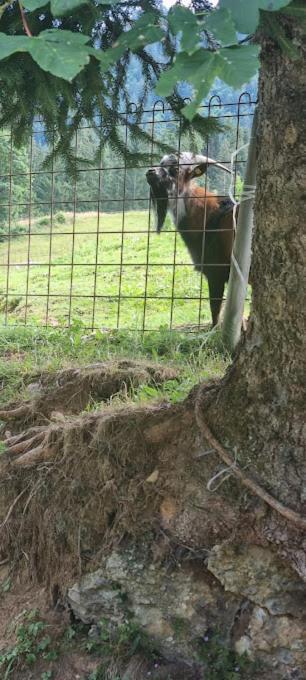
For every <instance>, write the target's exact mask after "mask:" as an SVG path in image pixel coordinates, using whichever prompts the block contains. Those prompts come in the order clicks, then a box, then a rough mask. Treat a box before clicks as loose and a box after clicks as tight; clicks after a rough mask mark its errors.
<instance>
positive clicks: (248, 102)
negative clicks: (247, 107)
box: [238, 91, 252, 106]
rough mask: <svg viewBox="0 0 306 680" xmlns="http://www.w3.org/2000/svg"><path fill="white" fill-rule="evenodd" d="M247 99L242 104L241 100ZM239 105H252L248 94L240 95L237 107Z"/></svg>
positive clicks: (242, 93)
mask: <svg viewBox="0 0 306 680" xmlns="http://www.w3.org/2000/svg"><path fill="white" fill-rule="evenodd" d="M243 97H247V101H245V102H243V101H242V98H243ZM239 104H252V97H251V95H250V93H249V92H247V91H245V92H241V95H240V96H239V97H238V106H239Z"/></svg>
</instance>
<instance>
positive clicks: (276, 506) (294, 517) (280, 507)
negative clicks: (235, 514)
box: [195, 388, 306, 530]
mask: <svg viewBox="0 0 306 680" xmlns="http://www.w3.org/2000/svg"><path fill="white" fill-rule="evenodd" d="M204 389H205V388H204ZM201 393H202V391H201V388H200V390H199V395H198V397H197V399H196V404H195V417H196V421H197V425H198V427H199V429H200V430H201V432H202V434H203V435H204V437H205V439H206V441H207V442H208V444H209V445H210V446H212V448H213V449H214V451H216V452H217V453H218V455H219V456H220V458H221V459H222V460H223V462H224V463H226V465H228V466H229V470H230V471H231V472H232V474H233V475H235V477H238V479H240V480H241V482H242V484H244V486H246V487H247V488H248V489H250V491H252V493H254V494H255V495H256V496H258V497H259V498H261V500H263V501H264V502H265V503H267V504H268V505H270V507H271V508H273V510H275V511H276V512H278V513H279V514H280V515H282V516H283V517H285V519H287V520H288V521H289V522H292V523H293V524H295V525H296V526H297V527H300V528H301V529H304V530H306V518H305V517H302V515H300V514H299V513H297V512H295V511H294V510H291V508H288V507H286V506H285V505H284V504H283V503H280V502H279V501H278V500H277V499H276V498H274V497H273V496H272V495H271V494H270V493H268V492H267V491H266V490H265V489H264V488H263V487H262V486H261V485H260V484H258V483H257V482H256V481H255V480H254V479H251V478H250V477H248V475H246V474H245V473H244V472H242V470H240V469H239V467H238V466H237V464H236V463H235V460H234V459H233V458H232V456H230V455H229V454H228V452H227V451H226V449H225V448H224V447H223V446H222V445H221V444H220V442H218V440H217V439H216V437H214V435H213V434H212V432H211V430H210V429H209V427H208V425H207V423H206V422H205V419H204V417H203V412H202V409H201Z"/></svg>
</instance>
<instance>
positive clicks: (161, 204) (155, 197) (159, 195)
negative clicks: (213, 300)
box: [150, 185, 168, 234]
mask: <svg viewBox="0 0 306 680" xmlns="http://www.w3.org/2000/svg"><path fill="white" fill-rule="evenodd" d="M150 189H151V192H150V193H151V201H152V205H153V209H154V213H155V219H156V231H157V233H158V234H160V232H161V230H162V228H163V226H164V223H165V219H166V215H167V210H168V194H167V191H166V189H165V188H164V187H163V186H162V185H159V186H158V187H154V189H153V188H152V186H151V187H150Z"/></svg>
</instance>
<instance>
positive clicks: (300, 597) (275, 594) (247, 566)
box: [208, 545, 306, 617]
mask: <svg viewBox="0 0 306 680" xmlns="http://www.w3.org/2000/svg"><path fill="white" fill-rule="evenodd" d="M208 569H209V570H210V571H211V572H212V573H213V574H214V576H216V577H217V578H218V580H219V581H220V582H221V583H222V585H223V586H224V588H225V590H229V591H231V592H232V593H236V594H239V595H244V596H245V597H247V598H248V599H249V600H251V601H252V602H254V603H256V604H257V605H259V606H261V607H264V608H265V609H267V610H268V612H269V613H270V614H273V615H277V616H279V615H281V614H288V615H292V616H295V617H302V616H304V615H305V611H306V584H305V583H303V581H302V580H301V579H300V578H299V577H298V575H297V574H296V573H295V572H294V571H293V569H291V568H290V567H288V566H287V565H285V564H283V563H282V562H281V560H280V559H279V558H278V557H277V556H276V555H275V554H274V553H273V552H272V550H270V549H268V548H263V547H261V546H258V545H241V546H239V548H237V547H235V546H233V545H230V546H226V545H225V546H220V545H217V546H215V548H213V550H212V551H211V554H210V556H209V559H208Z"/></svg>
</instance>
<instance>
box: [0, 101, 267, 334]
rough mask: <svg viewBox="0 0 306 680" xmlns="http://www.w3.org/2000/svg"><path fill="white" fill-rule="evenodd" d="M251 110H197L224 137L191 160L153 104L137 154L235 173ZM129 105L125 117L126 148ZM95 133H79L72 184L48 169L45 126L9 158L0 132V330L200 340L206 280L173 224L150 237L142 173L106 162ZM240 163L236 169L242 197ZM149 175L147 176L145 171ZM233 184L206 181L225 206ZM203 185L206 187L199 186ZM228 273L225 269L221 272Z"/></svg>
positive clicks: (176, 127) (247, 104)
mask: <svg viewBox="0 0 306 680" xmlns="http://www.w3.org/2000/svg"><path fill="white" fill-rule="evenodd" d="M255 104H256V102H255V101H253V100H252V98H251V96H250V95H249V94H248V93H247V92H245V93H243V94H242V95H240V97H239V99H238V101H236V102H229V103H228V102H222V101H221V99H220V98H219V97H217V96H214V97H212V98H211V100H210V101H209V103H208V104H207V105H206V106H203V107H202V115H204V116H216V117H218V118H219V119H220V122H223V123H224V124H225V128H224V132H222V133H221V134H219V135H213V136H212V137H211V139H209V140H208V142H207V144H206V145H205V148H204V147H203V143H202V146H201V147H198V148H193V149H190V148H187V147H186V140H185V139H184V137H183V135H182V134H181V121H180V119H179V118H178V117H177V116H174V115H173V114H172V113H171V111H170V110H168V109H165V108H164V106H163V104H162V103H161V102H157V103H156V104H155V106H154V107H153V109H151V110H145V111H143V112H142V116H141V125H142V127H143V129H144V130H145V131H146V132H148V133H149V140H150V141H149V142H148V143H147V145H146V144H145V143H144V147H143V148H141V149H139V148H138V149H135V150H137V151H139V150H140V151H145V152H147V153H148V152H149V154H151V155H153V154H154V153H155V148H156V141H157V140H159V141H164V142H167V143H169V144H171V145H172V146H174V147H175V148H176V150H177V152H178V153H179V152H180V151H188V150H191V151H197V152H202V153H204V154H205V155H207V156H210V157H213V158H215V159H217V160H218V161H219V162H220V163H222V164H224V165H228V167H230V160H231V154H232V153H233V151H235V150H237V149H238V148H240V146H242V145H243V144H244V143H245V142H247V141H248V139H249V136H250V130H251V123H252V117H253V114H254V108H255ZM135 110H136V109H135V105H131V107H130V111H129V112H128V113H126V114H125V115H123V116H122V125H121V128H122V131H121V134H122V138H123V140H124V142H125V143H126V144H128V143H129V131H128V127H127V125H126V120H127V116H128V115H132V114H133V112H135ZM98 148H99V133H98V132H97V130H96V129H94V128H91V127H89V126H87V125H85V124H84V125H82V126H80V128H79V130H78V133H77V135H76V138H75V152H76V154H77V155H78V156H82V157H84V156H85V157H86V158H87V160H88V162H85V161H84V162H83V163H82V162H80V164H79V172H78V175H77V177H75V178H71V177H70V176H68V175H67V172H66V170H65V167H64V165H63V162H62V161H61V160H57V159H56V160H53V161H52V165H51V166H49V167H48V168H47V169H45V166H44V160H45V158H46V156H47V154H48V153H49V152H50V148H49V147H48V145H47V144H46V139H45V135H44V128H43V126H42V125H41V124H40V123H39V122H37V125H36V126H35V128H34V130H33V134H32V136H31V139H30V140H29V143H28V144H27V145H26V146H24V147H22V148H21V149H16V148H14V146H13V143H12V138H11V135H10V131H9V130H2V132H0V158H1V168H0V172H1V174H0V323H1V324H2V325H16V324H17V325H31V326H46V327H50V326H51V327H52V326H70V325H71V324H72V323H74V322H75V321H77V322H82V324H83V326H84V328H87V329H91V330H94V329H97V328H99V329H129V330H142V331H148V330H157V329H160V328H161V327H162V328H167V329H175V328H184V329H185V328H186V329H191V330H193V329H198V328H201V327H203V326H206V325H207V324H208V323H209V322H210V308H209V296H208V287H207V282H206V279H205V277H203V276H201V275H200V274H199V273H197V272H196V271H195V270H194V265H193V263H192V261H191V258H190V255H189V253H188V251H187V249H186V247H185V246H184V243H183V240H182V238H181V236H180V235H179V234H178V232H177V231H176V229H175V227H174V224H173V223H172V222H171V219H170V218H169V217H167V221H166V225H165V228H164V229H163V231H162V233H161V234H160V235H157V234H156V233H155V229H154V220H153V217H152V210H151V205H150V195H149V186H148V184H147V182H146V177H145V175H146V171H147V169H148V167H149V166H145V165H140V166H139V165H138V166H137V167H136V166H135V167H127V166H126V164H125V163H122V162H120V161H119V160H118V159H116V157H115V156H114V154H113V153H112V151H111V149H109V148H106V149H104V150H102V151H101V154H100V159H99V162H97V161H95V162H93V161H92V159H93V158H94V157H96V152H97V149H98ZM245 161H246V152H245V150H244V152H243V153H241V154H240V155H238V157H237V159H236V167H235V179H236V184H235V186H236V193H237V195H239V191H240V190H241V183H242V178H243V174H244V164H245ZM150 165H151V164H150ZM229 181H230V176H229V175H226V174H225V173H222V172H220V171H219V172H218V170H216V169H213V168H211V169H209V172H208V173H207V177H205V179H204V185H205V186H207V188H208V189H209V190H210V191H214V192H216V193H217V195H219V196H226V195H227V194H228V188H229ZM202 184H203V180H202ZM222 265H223V263H220V266H222Z"/></svg>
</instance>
